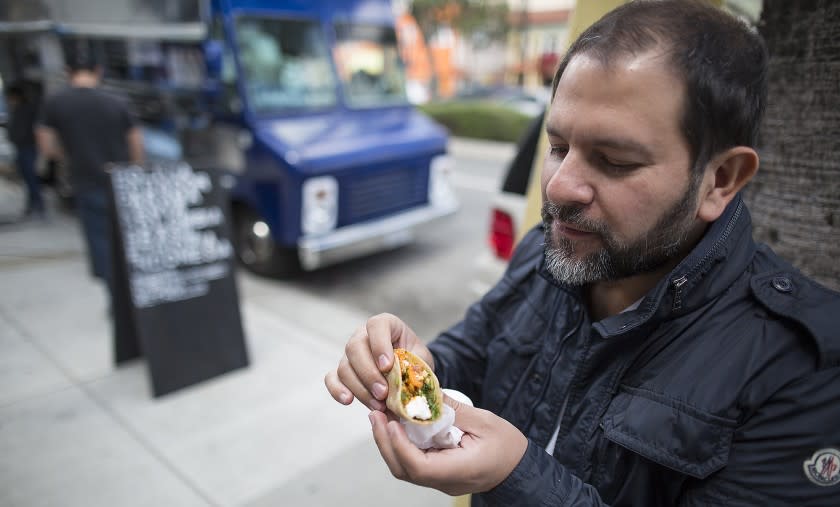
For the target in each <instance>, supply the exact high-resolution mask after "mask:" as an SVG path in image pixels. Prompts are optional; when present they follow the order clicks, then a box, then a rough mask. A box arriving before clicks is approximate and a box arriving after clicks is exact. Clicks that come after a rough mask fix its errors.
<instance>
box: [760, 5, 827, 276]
mask: <svg viewBox="0 0 840 507" xmlns="http://www.w3.org/2000/svg"><path fill="white" fill-rule="evenodd" d="M759 27H760V31H761V33H762V35H763V36H764V38H765V39H766V41H767V46H768V49H769V51H770V75H769V99H768V105H767V111H766V117H765V121H764V124H763V126H762V131H761V145H760V155H761V168H760V169H759V172H758V175H757V176H756V178H755V180H754V181H753V182H752V183H751V184H750V185H749V186H748V188H747V189H746V191H745V198H746V200H747V202H748V203H749V205H750V210H751V211H752V214H753V221H754V225H755V236H756V239H758V240H759V241H762V242H765V243H767V244H769V245H770V246H771V247H772V248H773V249H774V250H775V251H776V252H777V253H779V254H780V255H781V256H782V257H784V258H785V259H787V260H788V261H790V262H791V263H792V264H794V265H795V266H796V267H797V268H799V269H801V270H802V271H803V272H804V273H806V274H808V275H809V276H811V277H813V278H814V279H816V280H817V281H819V282H820V283H822V284H824V285H827V286H829V287H832V288H834V289H840V2H836V1H833V0H803V1H796V2H791V1H789V0H764V11H763V13H762V16H761V23H760V24H759Z"/></svg>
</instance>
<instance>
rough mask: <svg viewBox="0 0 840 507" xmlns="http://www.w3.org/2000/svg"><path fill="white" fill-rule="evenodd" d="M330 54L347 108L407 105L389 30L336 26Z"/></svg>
mask: <svg viewBox="0 0 840 507" xmlns="http://www.w3.org/2000/svg"><path fill="white" fill-rule="evenodd" d="M333 52H334V55H335V62H336V68H337V69H338V75H339V77H340V78H341V81H342V82H343V83H344V93H345V100H346V102H347V105H348V106H350V107H356V108H366V107H376V106H380V105H393V104H404V103H407V102H408V99H407V97H406V94H405V72H404V69H403V65H402V61H401V60H400V57H399V51H398V49H397V37H396V33H395V32H394V29H393V28H392V27H386V26H374V25H358V24H351V23H338V24H336V43H335V49H334V50H333Z"/></svg>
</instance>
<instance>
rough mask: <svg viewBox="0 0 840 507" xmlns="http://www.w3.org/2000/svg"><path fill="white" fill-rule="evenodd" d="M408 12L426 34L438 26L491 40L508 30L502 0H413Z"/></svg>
mask: <svg viewBox="0 0 840 507" xmlns="http://www.w3.org/2000/svg"><path fill="white" fill-rule="evenodd" d="M411 12H412V14H413V15H414V18H415V19H416V20H417V23H418V24H419V25H420V29H421V30H422V31H423V33H424V34H425V35H426V37H427V38H429V37H430V36H431V35H432V34H434V33H435V31H436V30H437V28H439V27H441V26H450V27H452V28H454V29H456V30H457V31H458V32H460V33H461V34H463V35H466V36H474V35H481V36H482V37H484V38H487V39H492V40H502V39H504V37H505V35H506V34H507V30H508V22H507V16H508V7H507V2H505V1H504V0H413V2H412V5H411Z"/></svg>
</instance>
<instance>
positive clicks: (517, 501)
mask: <svg viewBox="0 0 840 507" xmlns="http://www.w3.org/2000/svg"><path fill="white" fill-rule="evenodd" d="M751 230H752V228H751V223H750V218H749V213H748V211H747V209H746V206H745V205H744V203H743V202H742V200H741V199H740V197H738V198H736V199H735V200H734V201H733V202H732V203H731V204H730V205H729V207H728V208H727V210H726V213H725V214H724V216H722V217H721V218H720V219H719V220H718V221H717V222H715V223H714V224H713V225H712V226H711V227H710V228H709V230H708V232H707V233H706V235H705V236H704V238H703V239H702V240H701V242H700V243H699V244H698V245H697V247H696V248H695V249H694V250H693V251H692V252H691V254H690V255H689V256H688V257H686V258H685V259H684V260H683V261H682V262H681V263H680V264H679V265H678V266H677V267H676V268H675V269H674V270H673V271H672V272H671V273H670V275H669V276H667V277H666V278H665V279H663V280H662V281H661V282H660V283H659V284H658V285H657V286H656V287H655V288H654V289H653V290H651V292H650V293H649V294H648V295H647V296H646V297H645V298H644V299H643V300H642V302H641V304H640V305H639V306H638V308H636V309H635V310H632V311H628V312H625V313H622V314H619V315H616V316H612V317H609V318H606V319H604V320H601V321H599V322H591V321H590V319H589V316H588V315H587V311H586V308H585V306H584V305H583V304H582V299H581V294H580V292H579V291H578V290H576V289H573V288H570V287H563V286H560V285H558V284H556V283H555V282H554V281H553V280H552V278H551V276H550V275H549V274H548V273H546V272H544V270H543V269H542V261H541V260H542V255H543V248H542V244H543V237H542V230H541V229H540V228H537V229H535V230H533V231H531V232H530V233H529V234H528V235H527V236H526V237H525V238H524V240H523V241H522V243H521V245H520V247H519V248H518V249H517V252H516V254H515V256H514V258H513V260H512V261H511V264H510V267H509V269H508V271H507V273H506V274H505V276H504V278H503V279H502V280H501V281H500V282H499V284H498V285H497V286H496V287H495V288H493V289H492V290H491V291H490V292H489V293H488V294H487V295H486V296H485V297H484V298H483V299H482V300H481V301H480V302H478V303H476V304H475V305H473V306H472V307H471V308H470V309H469V311H468V312H467V314H466V317H465V319H464V321H462V322H461V323H459V324H457V325H456V326H454V327H453V328H452V329H450V330H448V331H447V332H445V333H443V334H442V335H441V336H439V337H438V338H437V339H436V340H435V341H434V342H433V343H432V344H431V345H430V348H431V350H432V353H433V354H434V359H435V368H436V371H437V373H438V375H439V377H440V380H441V384H442V385H443V386H444V387H453V388H456V389H459V390H461V391H463V392H465V393H466V394H468V395H469V396H470V397H471V398H472V399H473V400H474V401H475V402H476V404H477V406H480V407H482V408H486V409H488V410H491V411H493V412H495V413H497V414H499V415H500V416H502V417H504V418H505V419H507V420H509V421H510V422H512V423H513V424H515V425H516V426H517V427H518V428H519V429H520V430H522V432H523V433H524V434H525V435H526V436H527V437H528V439H529V446H528V450H527V451H526V453H525V456H524V457H523V459H522V461H521V462H520V463H519V465H518V466H517V467H516V469H514V471H513V473H512V474H511V475H510V476H509V477H508V478H507V479H506V480H505V481H504V482H502V484H500V485H499V486H497V487H496V488H495V489H493V490H491V491H489V492H487V493H485V494H483V495H476V496H474V497H473V504H474V505H502V506H513V505H546V506H548V505H552V506H554V505H557V506H560V505H564V506H572V505H573V506H583V505H603V504H611V505H616V506H625V505H626V506H630V505H632V506H644V507H652V506H660V505H661V506H666V505H667V506H672V505H686V506H689V505H690V506H694V505H727V506H729V505H756V506H768V505H808V506H810V505H826V506H828V505H831V506H837V505H840V470H838V465H839V464H840V463H838V461H840V453H838V452H837V450H838V449H840V295H838V294H837V293H835V292H832V291H829V290H827V289H825V288H823V287H821V286H819V285H817V284H815V283H814V282H812V281H810V280H809V279H807V278H805V277H804V276H803V275H801V274H800V273H799V272H797V271H796V270H795V269H794V268H793V267H791V266H790V265H789V264H787V263H785V262H784V261H782V260H781V259H780V258H779V257H778V256H776V255H775V254H774V253H773V252H772V251H771V250H770V249H769V248H767V247H765V246H756V244H755V243H754V242H753V240H752V236H751ZM456 365H457V366H456ZM561 410H562V414H563V416H562V421H561V425H560V428H559V433H558V435H557V441H556V446H555V450H554V455H553V456H551V455H549V454H548V453H547V452H546V451H545V448H546V446H547V444H548V443H549V440H550V439H551V437H552V433H553V432H554V430H555V428H556V427H557V423H558V420H559V418H560V414H561Z"/></svg>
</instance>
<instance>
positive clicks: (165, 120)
mask: <svg viewBox="0 0 840 507" xmlns="http://www.w3.org/2000/svg"><path fill="white" fill-rule="evenodd" d="M3 4H4V5H5V7H0V37H3V38H4V40H5V42H7V43H10V42H15V43H16V44H7V45H6V48H7V49H6V53H9V52H13V51H14V50H15V48H16V47H19V46H23V47H25V48H29V49H31V48H32V47H37V48H38V49H37V51H36V53H37V56H38V57H39V59H40V63H39V64H38V65H37V67H38V68H37V69H30V70H29V73H30V74H38V79H40V80H41V81H42V82H43V87H44V88H45V89H46V90H47V91H49V89H50V88H51V87H55V86H56V83H57V82H59V81H60V79H59V78H58V76H60V74H61V66H60V64H57V63H56V62H60V61H61V59H60V58H59V57H56V56H55V54H56V53H59V54H60V53H61V51H62V50H63V49H62V48H66V47H67V46H68V42H69V43H71V44H70V45H72V42H73V41H79V40H85V41H86V42H87V43H89V44H91V47H93V48H94V50H95V51H96V52H97V53H98V55H99V56H100V61H102V63H103V66H104V70H105V85H104V86H105V87H106V88H109V89H113V90H114V91H116V92H118V93H120V94H122V95H124V96H127V97H129V98H130V99H131V101H132V103H133V104H134V106H135V108H136V110H137V112H138V115H139V116H140V117H141V118H142V119H143V120H144V122H145V123H146V124H147V125H148V127H149V129H148V132H149V135H148V137H147V140H149V141H150V142H151V141H154V140H156V139H157V140H160V136H159V134H160V133H164V137H163V138H164V139H166V136H171V137H172V139H176V140H177V142H178V149H177V150H174V152H175V153H176V155H175V156H177V157H180V158H184V159H186V160H187V161H189V162H191V163H193V165H196V166H198V167H215V168H218V169H222V170H224V171H225V172H226V174H228V175H229V177H228V178H227V179H226V181H227V182H228V186H229V187H230V189H229V195H230V204H231V211H232V217H233V220H232V223H233V227H234V228H235V230H234V235H235V238H236V246H237V253H238V256H239V258H240V260H241V262H242V263H243V264H244V265H245V266H247V267H248V268H250V269H251V270H253V271H255V272H257V273H261V274H266V275H273V276H285V275H290V274H293V273H295V272H297V271H299V270H301V269H303V270H313V269H317V268H320V267H322V266H326V265H329V264H334V263H337V262H340V261H343V260H346V259H350V258H353V257H358V256H362V255H365V254H369V253H372V252H376V251H381V250H385V249H390V248H394V247H397V246H400V245H403V244H405V243H407V242H409V241H411V239H412V237H413V231H414V230H415V229H416V228H417V227H419V226H423V225H425V224H428V223H430V222H433V221H435V220H437V219H440V218H443V217H446V216H448V215H451V214H453V213H454V212H455V211H456V210H457V208H458V203H457V200H456V199H455V196H454V193H453V191H452V189H451V187H450V185H449V181H448V174H449V172H450V171H451V169H452V163H451V159H450V158H449V157H448V156H447V155H446V144H447V137H446V132H445V131H444V130H443V129H442V128H441V127H440V126H439V125H437V124H435V123H434V122H433V121H431V120H430V119H429V118H427V117H426V116H424V115H423V114H422V113H420V112H419V111H417V110H416V109H415V108H413V107H412V106H411V104H410V103H409V102H408V100H407V98H406V92H405V76H404V69H403V64H402V62H401V61H400V57H399V50H398V45H397V43H398V41H397V39H396V34H395V30H394V15H393V12H392V9H391V4H390V2H389V1H388V0H283V1H275V0H177V1H175V0H43V1H42V2H39V3H36V4H32V3H30V2H28V1H27V0H9V1H7V2H3ZM13 4H19V5H24V4H26V8H21V9H17V10H15V9H14V5H13ZM35 5H37V6H38V8H37V9H36V8H35V7H34V6H35ZM39 9H40V10H39ZM21 12H23V13H25V14H20V13H21ZM22 40H24V42H21V41H22ZM33 41H35V42H33ZM26 61H32V58H30V59H29V60H26ZM10 62H11V63H10ZM16 71H18V72H19V71H20V70H19V69H15V68H14V59H11V60H10V59H9V58H8V55H6V58H4V57H3V55H0V73H4V78H5V74H6V73H8V72H12V73H14V72H16ZM39 73H40V74H39ZM6 80H7V81H8V80H9V79H6ZM156 135H157V136H156ZM165 144H166V143H165V142H164V143H162V145H164V146H165ZM157 145H161V143H159V142H158V143H157ZM149 151H150V153H152V154H154V153H155V149H154V147H150V150H149ZM169 151H170V152H173V150H169Z"/></svg>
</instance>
